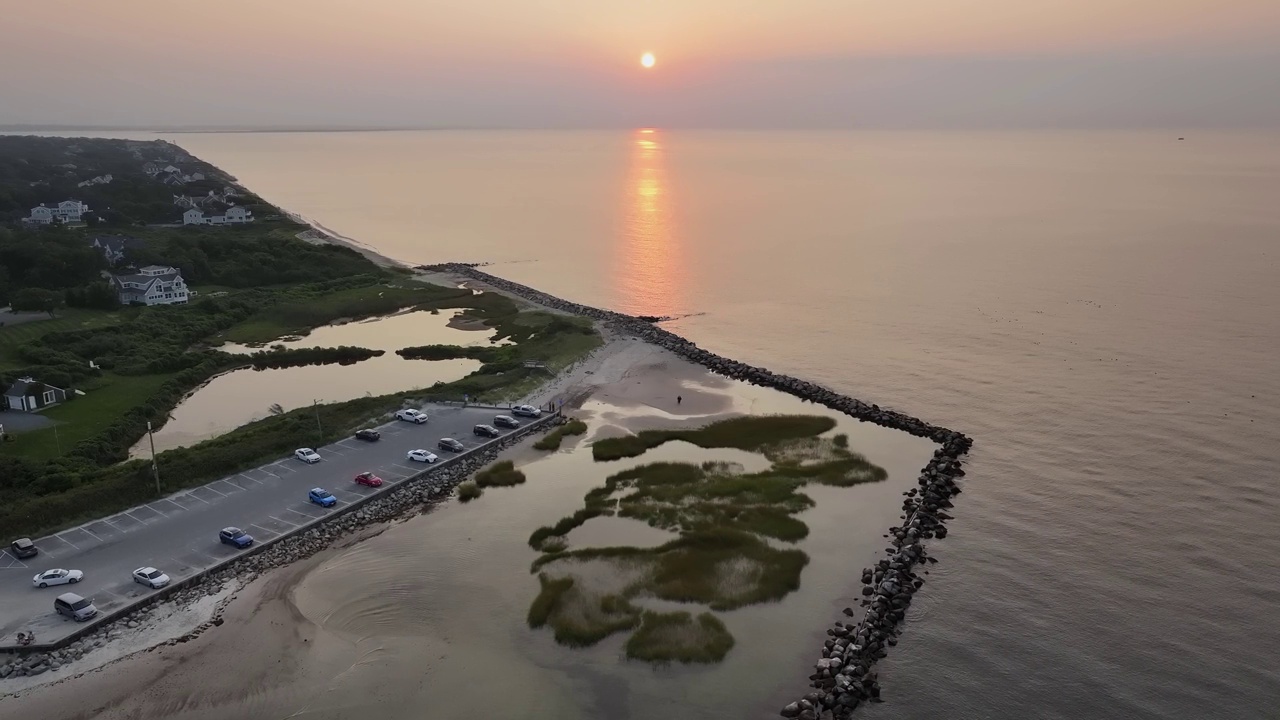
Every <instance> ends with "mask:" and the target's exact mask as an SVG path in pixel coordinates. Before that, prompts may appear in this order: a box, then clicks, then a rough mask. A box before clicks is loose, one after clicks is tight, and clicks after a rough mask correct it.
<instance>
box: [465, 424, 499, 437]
mask: <svg viewBox="0 0 1280 720" xmlns="http://www.w3.org/2000/svg"><path fill="white" fill-rule="evenodd" d="M471 431H472V432H474V433H475V434H477V435H482V436H484V437H491V438H496V437H498V436H499V435H501V434H502V431H501V430H499V429H498V428H496V427H494V426H492V425H477V426H475V427H474V428H472V430H471Z"/></svg>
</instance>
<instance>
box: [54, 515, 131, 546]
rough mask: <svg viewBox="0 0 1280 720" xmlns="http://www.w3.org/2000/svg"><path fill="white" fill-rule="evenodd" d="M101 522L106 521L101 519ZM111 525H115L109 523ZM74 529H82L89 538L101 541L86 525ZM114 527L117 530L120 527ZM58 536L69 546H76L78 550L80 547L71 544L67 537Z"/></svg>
mask: <svg viewBox="0 0 1280 720" xmlns="http://www.w3.org/2000/svg"><path fill="white" fill-rule="evenodd" d="M102 522H107V521H106V520H103V521H102ZM107 524H108V525H111V523H107ZM111 527H115V525H111ZM76 529H77V530H83V531H84V533H85V534H86V535H88V536H89V537H91V538H94V539H95V540H98V541H101V540H102V538H101V537H100V536H98V535H95V534H94V533H93V532H91V531H90V530H89V528H87V527H78V528H76ZM116 529H117V530H119V529H120V528H116ZM59 538H60V539H61V540H62V542H64V543H66V544H68V545H71V547H73V548H76V549H77V550H79V549H80V548H78V547H76V546H75V545H74V544H72V542H71V541H70V540H68V539H66V538H64V537H62V536H59Z"/></svg>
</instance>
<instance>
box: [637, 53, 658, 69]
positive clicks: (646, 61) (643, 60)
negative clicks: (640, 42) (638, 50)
mask: <svg viewBox="0 0 1280 720" xmlns="http://www.w3.org/2000/svg"><path fill="white" fill-rule="evenodd" d="M655 62H657V60H655V59H654V57H653V53H645V54H643V55H641V56H640V64H641V65H643V66H645V67H647V68H651V67H653V64H654V63H655Z"/></svg>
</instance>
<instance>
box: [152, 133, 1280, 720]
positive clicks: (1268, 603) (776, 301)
mask: <svg viewBox="0 0 1280 720" xmlns="http://www.w3.org/2000/svg"><path fill="white" fill-rule="evenodd" d="M168 139H171V140H174V141H176V142H178V143H179V144H181V145H183V146H184V147H186V148H188V149H189V150H191V151H192V152H194V153H195V154H197V155H199V156H201V157H203V158H204V159H206V160H208V161H210V162H212V163H214V164H217V165H219V166H221V167H223V168H225V169H227V170H228V171H230V172H232V173H233V174H235V175H237V176H238V177H239V178H240V180H242V181H243V182H244V183H245V184H246V185H248V186H249V187H251V188H253V189H254V190H255V191H257V192H259V193H261V194H262V195H264V196H265V197H266V198H267V199H269V200H271V201H273V202H275V203H277V204H280V205H282V206H284V207H286V208H288V209H290V210H293V211H296V212H299V213H301V214H303V215H305V216H307V217H309V218H311V219H313V220H316V221H318V222H320V223H322V224H324V225H325V226H327V227H329V228H331V229H333V230H335V231H337V232H339V233H342V234H343V235H346V236H349V237H352V238H355V239H357V240H359V241H361V242H364V243H366V244H368V245H370V246H372V247H374V248H376V249H377V250H379V251H381V252H383V253H384V254H387V255H390V256H392V257H395V258H398V259H401V260H406V261H411V262H435V261H444V260H464V261H487V262H492V263H495V265H494V266H493V267H492V268H489V269H490V271H492V272H495V273H497V274H500V275H504V276H506V277H509V278H512V279H514V280H518V281H521V282H525V283H528V284H531V285H534V286H537V287H539V288H542V289H545V290H547V291H549V292H552V293H554V294H558V295H561V296H563V297H567V298H571V299H574V300H578V301H582V302H585V303H589V304H594V305H600V306H605V307H610V308H614V309H617V310H622V311H626V312H633V313H644V314H664V315H665V314H674V315H683V316H686V317H683V318H682V319H680V320H678V321H676V322H674V323H672V325H673V329H674V330H676V331H678V332H680V333H682V334H685V335H686V336H688V337H690V338H691V339H693V340H695V341H696V342H698V343H700V344H702V345H704V346H706V347H708V348H710V349H712V350H715V351H717V352H721V353H723V354H726V355H730V356H733V357H737V358H739V359H742V360H745V361H748V362H752V363H756V364H760V365H764V366H767V367H770V368H771V369H774V370H777V371H781V372H787V373H791V374H794V375H798V376H800V377H805V378H808V379H811V380H814V381H818V382H822V383H824V384H827V385H829V386H831V387H834V388H837V389H840V390H842V391H845V392H847V393H849V394H851V395H854V396H856V397H859V398H862V399H864V400H869V401H874V402H878V403H880V404H883V405H889V406H892V407H895V408H898V409H901V410H904V411H907V412H910V413H912V414H915V415H918V416H921V417H923V418H926V419H928V420H930V421H934V422H939V423H942V424H945V425H949V426H951V427H955V428H957V429H960V430H963V431H964V432H966V433H968V434H970V435H972V436H973V437H974V438H975V439H976V441H977V444H976V446H975V449H974V452H973V455H972V458H971V463H970V473H969V478H968V483H967V485H966V492H965V493H964V494H963V495H962V496H961V497H960V498H959V499H958V502H957V509H956V511H955V514H956V516H957V519H956V521H954V522H953V523H952V524H951V525H950V528H951V529H952V534H951V535H950V537H948V538H947V539H946V540H945V541H941V542H936V543H935V544H934V546H933V548H932V552H933V553H934V554H936V555H937V556H939V557H940V559H941V560H942V562H941V563H940V564H939V565H937V566H936V569H935V570H932V574H931V577H932V578H933V582H931V583H930V584H929V585H928V586H927V587H926V589H925V591H924V592H923V593H922V594H921V595H919V596H917V601H916V604H915V605H913V607H912V615H911V620H910V624H909V626H908V629H907V632H906V635H905V636H904V638H903V641H902V643H901V644H900V645H899V646H898V647H897V648H896V649H895V651H894V652H893V654H892V655H891V656H890V658H889V659H888V660H887V661H886V662H885V663H883V664H882V666H881V667H882V679H883V684H884V688H885V696H886V698H887V699H888V700H889V702H888V703H887V704H885V705H882V706H879V707H875V708H872V709H871V710H870V711H868V712H866V714H865V716H866V717H869V718H889V717H897V718H903V717H909V718H941V717H946V718H1001V719H1006V718H1007V719H1009V720H1014V719H1018V720H1021V719H1022V718H1029V717H1037V718H1110V717H1126V718H1171V717H1172V718H1255V717H1275V716H1276V713H1277V712H1278V711H1277V709H1276V704H1275V703H1276V700H1277V698H1280V664H1278V663H1277V648H1280V521H1278V520H1277V511H1278V510H1280V489H1278V488H1277V487H1276V469H1277V467H1280V449H1278V444H1277V430H1278V429H1280V372H1277V368H1280V361H1278V360H1277V358H1276V353H1277V352H1278V351H1280V320H1277V317H1278V313H1280V261H1278V260H1280V249H1278V246H1277V241H1278V240H1280V202H1277V198H1280V135H1265V134H1252V135H1249V134H1238V135H1227V134H1206V135H1201V136H1194V135H1193V136H1189V137H1187V139H1186V140H1185V141H1182V142H1179V141H1178V140H1177V137H1176V134H1173V133H1146V134H1141V133H1133V134H1103V133H1096V134H999V133H990V134H930V133H902V134H893V133H797V134H787V133H722V132H715V133H713V132H667V131H660V130H658V131H635V132H598V133H582V132H559V133H557V132H542V133H534V132H529V133H515V132H437V133H344V134H319V133H315V134H233V135H177V136H168ZM850 572H851V573H854V572H855V569H854V568H851V569H850ZM834 619H836V618H835V617H829V618H828V617H814V618H813V627H814V629H815V630H816V631H818V630H820V629H821V627H823V626H825V625H827V624H828V623H829V622H830V621H832V620H834ZM780 670H781V671H783V672H793V673H795V675H796V679H797V680H798V681H801V682H802V681H803V675H804V674H805V672H806V671H805V669H804V668H802V667H790V666H789V665H783V666H781V667H780Z"/></svg>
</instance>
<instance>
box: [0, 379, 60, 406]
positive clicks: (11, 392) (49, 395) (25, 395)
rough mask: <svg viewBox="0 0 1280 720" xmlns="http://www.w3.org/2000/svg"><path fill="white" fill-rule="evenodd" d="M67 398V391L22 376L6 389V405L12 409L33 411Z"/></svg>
mask: <svg viewBox="0 0 1280 720" xmlns="http://www.w3.org/2000/svg"><path fill="white" fill-rule="evenodd" d="M66 399H67V391H66V390H63V389H62V388H59V387H54V386H52V385H46V384H44V383H42V382H38V381H36V380H33V379H31V378H30V377H22V378H18V379H17V380H14V381H13V384H12V385H10V386H9V389H8V390H5V391H4V406H5V407H6V408H8V409H10V410H18V411H20V412H32V411H34V410H39V409H40V408H43V407H48V406H49V405H54V404H57V403H60V402H62V401H63V400H66Z"/></svg>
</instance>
